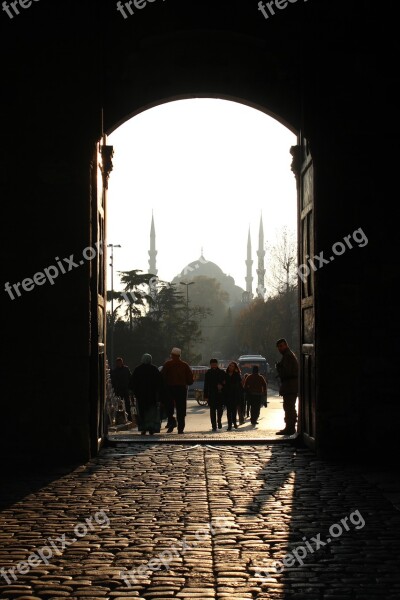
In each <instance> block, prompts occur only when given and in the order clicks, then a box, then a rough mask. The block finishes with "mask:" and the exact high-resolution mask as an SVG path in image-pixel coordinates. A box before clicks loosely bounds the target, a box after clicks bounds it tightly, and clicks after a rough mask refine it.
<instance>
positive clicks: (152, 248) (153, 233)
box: [149, 213, 158, 275]
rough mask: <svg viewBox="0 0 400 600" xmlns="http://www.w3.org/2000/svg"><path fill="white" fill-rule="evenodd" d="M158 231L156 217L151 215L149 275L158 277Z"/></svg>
mask: <svg viewBox="0 0 400 600" xmlns="http://www.w3.org/2000/svg"><path fill="white" fill-rule="evenodd" d="M156 256H157V250H156V230H155V227H154V216H153V213H151V228H150V250H149V257H150V259H149V273H151V274H152V275H157V272H158V271H157V267H156Z"/></svg>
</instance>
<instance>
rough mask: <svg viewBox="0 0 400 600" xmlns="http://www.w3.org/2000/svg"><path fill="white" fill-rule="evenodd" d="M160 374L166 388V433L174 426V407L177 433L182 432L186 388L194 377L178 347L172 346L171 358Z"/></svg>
mask: <svg viewBox="0 0 400 600" xmlns="http://www.w3.org/2000/svg"><path fill="white" fill-rule="evenodd" d="M161 375H162V377H163V380H164V384H165V390H166V410H167V416H168V429H167V433H171V432H172V431H173V430H174V428H175V418H174V407H175V408H176V420H177V422H178V433H183V432H184V429H185V417H186V399H187V389H188V386H189V385H192V383H193V381H194V378H193V371H192V369H191V368H190V367H189V365H188V363H186V362H185V361H183V360H181V349H180V348H172V350H171V358H170V359H169V360H167V361H166V362H165V363H164V365H163V367H162V369H161Z"/></svg>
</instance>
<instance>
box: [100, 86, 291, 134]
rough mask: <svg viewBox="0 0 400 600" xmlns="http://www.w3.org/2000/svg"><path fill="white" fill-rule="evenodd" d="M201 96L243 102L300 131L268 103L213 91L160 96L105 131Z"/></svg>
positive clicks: (110, 130) (111, 130)
mask: <svg viewBox="0 0 400 600" xmlns="http://www.w3.org/2000/svg"><path fill="white" fill-rule="evenodd" d="M200 98H204V99H210V100H227V101H229V102H236V103H238V104H243V106H247V107H248V108H253V109H254V110H258V111H259V112H262V113H264V114H266V115H267V116H269V117H271V118H272V119H275V121H278V123H280V124H281V125H283V126H284V127H286V128H287V129H289V130H290V131H291V132H292V133H294V134H295V135H298V133H299V131H298V129H297V128H296V127H295V126H294V125H293V124H292V123H289V122H288V121H287V120H286V119H285V118H284V117H282V116H281V115H280V114H277V113H276V112H274V111H273V110H270V109H269V108H268V106H266V105H260V104H258V103H257V102H253V101H252V100H251V99H248V98H242V97H239V96H232V95H229V94H216V93H213V94H206V93H204V94H195V95H194V94H190V93H187V94H180V95H179V96H170V97H166V98H160V99H159V100H157V101H154V102H152V103H150V104H147V105H144V106H141V107H140V108H138V109H136V110H134V111H132V112H131V113H128V114H127V115H125V116H124V117H122V118H120V119H119V120H118V121H117V122H115V123H114V124H113V125H111V126H110V127H109V128H108V129H107V131H105V133H106V135H111V134H112V133H113V132H114V131H116V129H118V128H119V127H121V126H122V125H124V123H126V122H127V121H129V120H130V119H133V118H134V117H136V116H137V115H140V114H141V113H142V112H145V111H147V110H151V109H152V108H156V107H157V106H161V105H162V104H168V103H170V102H176V101H178V100H193V99H200Z"/></svg>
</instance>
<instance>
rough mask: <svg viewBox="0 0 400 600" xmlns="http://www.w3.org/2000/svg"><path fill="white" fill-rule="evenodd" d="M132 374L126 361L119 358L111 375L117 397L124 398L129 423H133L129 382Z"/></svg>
mask: <svg viewBox="0 0 400 600" xmlns="http://www.w3.org/2000/svg"><path fill="white" fill-rule="evenodd" d="M131 374H132V373H131V371H130V369H129V367H128V366H127V365H125V364H124V359H123V358H121V357H118V358H117V359H116V361H115V368H114V369H112V371H111V373H110V377H111V385H112V386H113V389H114V392H115V395H116V396H119V397H120V398H123V400H124V402H125V410H126V413H127V415H128V419H129V421H132V414H131V402H130V398H129V380H130V377H131Z"/></svg>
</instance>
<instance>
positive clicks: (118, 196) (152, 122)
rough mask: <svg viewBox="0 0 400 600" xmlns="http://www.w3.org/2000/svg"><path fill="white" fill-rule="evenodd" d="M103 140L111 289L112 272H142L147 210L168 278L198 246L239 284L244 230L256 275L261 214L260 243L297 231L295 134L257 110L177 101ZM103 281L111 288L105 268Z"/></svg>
mask: <svg viewBox="0 0 400 600" xmlns="http://www.w3.org/2000/svg"><path fill="white" fill-rule="evenodd" d="M108 143H109V144H111V145H113V146H114V159H113V164H114V169H113V171H112V173H111V176H110V181H109V192H108V211H107V215H108V216H107V218H108V224H107V243H109V244H110V243H112V244H121V248H115V249H114V288H115V289H116V290H117V289H121V286H120V285H119V279H118V275H117V271H128V270H132V269H141V270H142V271H143V272H145V273H147V272H148V271H149V269H148V267H149V263H148V260H149V256H148V250H149V245H150V225H151V214H152V211H153V212H154V222H155V228H156V247H157V250H158V255H157V268H158V276H159V278H160V279H163V280H166V281H171V280H172V279H173V278H174V277H175V275H177V274H178V273H179V272H180V271H181V270H182V269H184V267H185V266H186V265H187V264H188V263H190V262H192V261H195V260H197V259H198V258H199V257H200V255H201V249H202V248H203V252H204V257H205V258H206V259H207V260H210V261H213V262H215V263H217V264H218V265H219V266H220V267H221V269H222V270H223V271H224V272H225V273H226V274H228V275H231V276H232V277H233V278H234V279H235V283H236V284H237V285H239V286H241V287H243V288H245V276H246V265H245V260H246V250H247V234H248V229H249V226H250V232H251V237H252V255H253V256H252V258H253V261H254V262H253V270H254V272H253V276H254V277H255V278H256V273H255V269H256V268H257V255H256V251H257V247H258V229H259V222H260V214H261V211H262V215H263V222H264V234H265V243H268V242H274V241H275V240H276V235H277V232H279V231H280V230H281V228H282V227H283V226H285V225H286V226H287V227H288V229H289V230H292V231H294V232H295V231H296V214H297V213H296V210H297V208H296V182H295V177H294V175H293V173H292V171H291V170H290V165H291V161H292V157H291V154H290V147H291V146H292V145H294V144H296V136H295V135H294V134H293V133H292V132H291V131H290V130H289V129H287V128H286V127H284V126H283V125H281V124H280V123H279V122H278V121H275V120H274V119H272V118H271V117H269V116H268V115H266V114H265V113H262V112H260V111H258V110H255V109H253V108H249V107H247V106H244V105H242V104H238V103H236V102H230V101H225V100H213V99H193V100H179V101H176V102H170V103H168V104H163V105H160V106H158V107H156V108H152V109H150V110H147V111H145V112H142V113H141V114H139V115H137V116H135V117H133V118H132V119H130V120H129V121H127V122H126V123H124V124H123V125H122V126H121V127H119V128H118V129H116V130H115V131H114V132H113V133H112V134H111V135H110V136H109V137H108ZM266 269H268V264H266ZM108 281H109V284H108V289H110V287H111V285H110V269H109V274H108ZM255 282H256V279H254V281H253V283H254V288H253V292H254V291H255V287H256V283H255Z"/></svg>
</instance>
